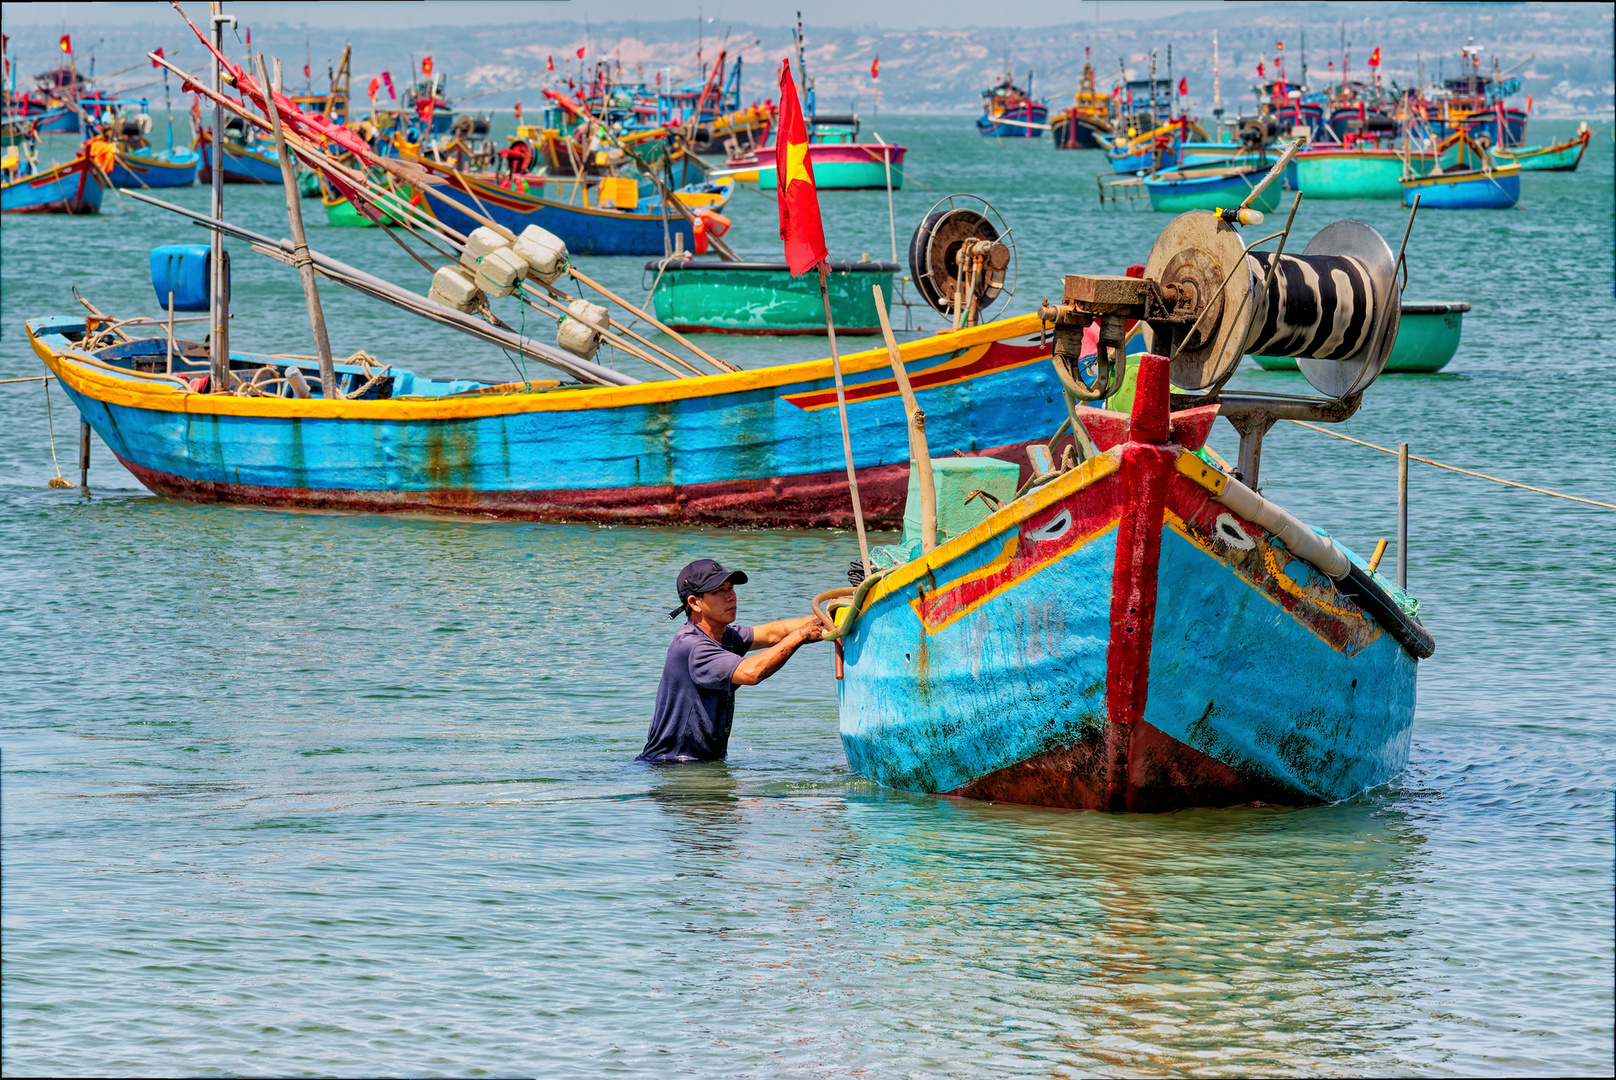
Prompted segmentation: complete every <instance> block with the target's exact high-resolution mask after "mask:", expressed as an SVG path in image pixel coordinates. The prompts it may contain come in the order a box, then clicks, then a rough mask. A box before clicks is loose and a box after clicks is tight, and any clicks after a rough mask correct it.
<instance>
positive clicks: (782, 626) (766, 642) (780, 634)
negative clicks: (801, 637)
mask: <svg viewBox="0 0 1616 1080" xmlns="http://www.w3.org/2000/svg"><path fill="white" fill-rule="evenodd" d="M818 625H820V623H819V616H817V615H804V616H803V617H802V618H800V619H781V620H780V621H779V622H766V623H762V624H760V625H758V626H754V627H752V648H753V649H767V648H768V647H769V646H771V645H778V644H780V642H782V641H784V640H785V639H786V635H787V634H789V633H791V632H792V631H793V630H800V629H802V628H803V627H804V626H818ZM814 640H815V641H818V640H819V639H818V638H815V639H814Z"/></svg>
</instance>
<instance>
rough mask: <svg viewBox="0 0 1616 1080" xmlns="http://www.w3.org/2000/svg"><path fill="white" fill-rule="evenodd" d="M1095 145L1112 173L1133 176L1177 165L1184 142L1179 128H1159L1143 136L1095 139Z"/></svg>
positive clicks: (1175, 126)
mask: <svg viewBox="0 0 1616 1080" xmlns="http://www.w3.org/2000/svg"><path fill="white" fill-rule="evenodd" d="M1095 141H1096V142H1098V143H1099V144H1100V147H1101V149H1102V150H1104V151H1105V156H1106V160H1107V161H1109V162H1110V163H1111V171H1112V172H1118V173H1136V172H1140V171H1142V170H1146V169H1148V170H1150V171H1152V172H1154V171H1156V170H1158V169H1170V168H1172V167H1173V166H1175V165H1177V164H1178V163H1179V155H1180V151H1181V150H1182V148H1183V141H1184V138H1183V132H1182V131H1180V130H1179V125H1177V124H1163V125H1162V126H1160V127H1158V128H1154V129H1152V130H1150V131H1147V132H1144V133H1143V134H1137V135H1126V134H1124V135H1112V136H1111V137H1110V138H1109V139H1107V138H1104V137H1103V136H1096V139H1095Z"/></svg>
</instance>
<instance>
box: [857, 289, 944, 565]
mask: <svg viewBox="0 0 1616 1080" xmlns="http://www.w3.org/2000/svg"><path fill="white" fill-rule="evenodd" d="M873 288H874V289H875V313H876V315H877V316H878V317H879V318H880V320H881V336H882V337H884V338H886V342H887V362H888V363H890V364H891V365H892V374H893V376H894V377H895V378H896V379H897V380H898V393H900V394H902V395H903V408H904V412H905V413H907V414H908V417H909V457H910V459H911V460H912V461H913V462H914V468H915V474H916V475H915V480H916V486H917V487H918V488H919V489H920V550H921V551H922V552H927V551H931V550H932V549H933V548H935V547H936V546H937V482H936V480H935V479H934V478H933V477H932V473H931V448H930V447H929V446H927V445H926V413H925V412H924V410H922V409H921V407H920V403H919V402H918V401H916V400H915V392H914V390H913V388H911V387H910V385H909V373H908V372H907V371H905V370H904V367H903V354H902V353H900V352H899V351H898V339H897V338H896V337H894V336H893V334H892V323H891V321H890V320H888V318H887V300H886V297H885V296H882V295H881V286H879V285H876V286H873Z"/></svg>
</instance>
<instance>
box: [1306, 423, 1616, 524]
mask: <svg viewBox="0 0 1616 1080" xmlns="http://www.w3.org/2000/svg"><path fill="white" fill-rule="evenodd" d="M1291 423H1293V424H1300V425H1301V426H1302V427H1305V428H1312V429H1313V430H1314V431H1317V432H1318V433H1319V434H1321V435H1328V436H1330V437H1331V438H1334V439H1342V440H1345V441H1346V442H1349V443H1357V444H1358V445H1359V446H1367V447H1369V449H1371V450H1379V451H1380V452H1381V453H1382V454H1391V455H1392V456H1393V457H1396V456H1397V451H1396V450H1390V449H1388V448H1386V447H1384V446H1376V445H1375V444H1374V443H1372V442H1364V441H1363V440H1362V439H1354V438H1353V437H1352V436H1350V435H1343V434H1341V433H1340V432H1338V431H1326V430H1325V429H1324V428H1321V427H1319V426H1318V425H1316V424H1309V423H1305V422H1303V421H1301V420H1292V421H1291ZM1408 460H1410V461H1418V462H1421V463H1422V464H1425V465H1435V466H1436V467H1437V468H1439V469H1447V470H1449V471H1450V472H1456V473H1464V474H1465V475H1466V476H1477V477H1480V478H1481V479H1483V480H1491V481H1492V482H1493V483H1495V484H1505V485H1507V486H1509V487H1518V488H1525V489H1526V490H1527V491H1535V492H1537V493H1538V494H1539V495H1553V496H1554V497H1555V498H1557V499H1569V500H1571V501H1572V502H1580V503H1587V504H1588V505H1589V506H1602V507H1604V508H1605V509H1606V510H1616V503H1604V502H1599V501H1597V500H1595V499H1584V498H1582V497H1581V496H1580V495H1567V494H1565V493H1564V492H1561V491H1550V490H1549V489H1548V488H1540V487H1533V486H1532V485H1530V484H1522V483H1519V482H1517V481H1515V480H1505V479H1502V478H1501V477H1497V476H1488V475H1487V474H1486V473H1479V472H1474V471H1472V470H1470V469H1461V468H1459V466H1457V465H1448V464H1445V463H1443V462H1440V461H1432V460H1431V459H1430V458H1422V457H1415V456H1414V455H1413V454H1410V455H1408Z"/></svg>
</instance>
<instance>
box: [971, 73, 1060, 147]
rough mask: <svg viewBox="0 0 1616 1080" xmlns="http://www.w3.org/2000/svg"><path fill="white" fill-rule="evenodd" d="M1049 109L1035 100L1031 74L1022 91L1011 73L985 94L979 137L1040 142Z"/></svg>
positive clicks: (980, 117)
mask: <svg viewBox="0 0 1616 1080" xmlns="http://www.w3.org/2000/svg"><path fill="white" fill-rule="evenodd" d="M1048 119H1049V105H1048V103H1047V102H1043V101H1034V100H1033V98H1032V72H1031V71H1030V70H1029V71H1028V72H1027V87H1026V89H1022V88H1021V87H1019V86H1017V85H1016V83H1015V78H1014V76H1012V75H1011V74H1010V73H1009V72H1006V73H1005V75H1004V77H1003V78H1001V79H1000V80H999V81H998V82H996V83H994V84H993V85H992V86H990V87H988V88H987V89H986V90H983V91H982V115H981V116H979V117H977V118H976V131H977V134H979V135H991V136H994V137H997V138H1012V139H1038V138H1042V137H1043V134H1044V130H1045V129H1046V128H1048V127H1049V124H1048V123H1046V121H1047V120H1048Z"/></svg>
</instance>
